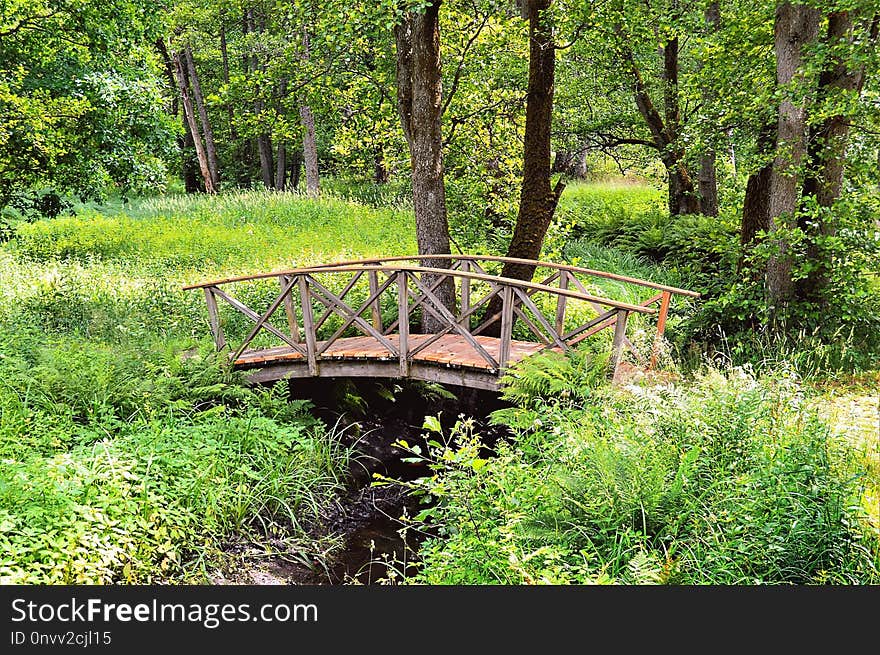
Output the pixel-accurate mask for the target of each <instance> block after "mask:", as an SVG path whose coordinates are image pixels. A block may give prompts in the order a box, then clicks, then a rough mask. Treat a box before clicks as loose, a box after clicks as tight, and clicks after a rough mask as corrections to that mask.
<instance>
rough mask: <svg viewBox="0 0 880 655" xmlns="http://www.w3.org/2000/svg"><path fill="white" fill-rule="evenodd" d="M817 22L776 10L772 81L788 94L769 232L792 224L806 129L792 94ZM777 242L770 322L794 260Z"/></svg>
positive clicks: (789, 290)
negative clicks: (774, 70) (774, 62)
mask: <svg viewBox="0 0 880 655" xmlns="http://www.w3.org/2000/svg"><path fill="white" fill-rule="evenodd" d="M819 18H820V14H819V10H817V9H814V8H812V7H808V6H805V5H801V4H794V3H792V2H783V3H781V4H780V5H779V6H778V7H777V9H776V20H775V26H774V33H775V36H774V47H775V50H776V82H777V85H778V86H779V88H780V89H782V90H783V92H784V93H785V94H786V95H785V96H784V97H783V100H782V102H781V103H780V104H779V114H778V123H777V131H776V158H775V160H774V162H773V173H772V175H771V179H770V231H771V232H784V231H785V230H787V229H788V228H791V227H793V226H794V221H795V214H796V211H797V206H798V188H799V179H800V168H801V164H802V163H803V159H804V152H805V149H806V127H807V125H806V108H805V98H804V97H803V96H801V97H793V96H792V95H791V94H792V92H794V91H795V89H794V88H793V87H794V84H796V83H797V82H798V77H800V76H802V75H803V73H804V71H803V65H804V46H806V45H807V44H809V43H812V42H814V41H815V40H816V37H817V36H818V34H819ZM775 242H776V246H777V254H775V255H774V256H772V257H771V258H770V261H769V262H768V263H767V294H768V300H769V302H770V306H771V322H772V321H773V319H774V318H775V316H776V315H777V314H778V313H779V310H781V309H782V308H783V307H784V306H785V305H786V304H788V302H789V301H790V300H791V299H792V296H793V295H794V282H793V281H792V260H791V254H790V253H789V248H788V243H787V239H786V235H785V234H783V235H782V237H781V238H777V239H776V240H775Z"/></svg>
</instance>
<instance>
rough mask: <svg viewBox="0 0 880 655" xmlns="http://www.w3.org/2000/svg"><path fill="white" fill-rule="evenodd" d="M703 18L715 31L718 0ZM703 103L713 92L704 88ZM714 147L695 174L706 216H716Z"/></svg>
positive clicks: (701, 207)
mask: <svg viewBox="0 0 880 655" xmlns="http://www.w3.org/2000/svg"><path fill="white" fill-rule="evenodd" d="M703 19H704V22H705V24H706V28H707V30H708V31H709V32H716V31H717V30H718V29H719V27H720V26H721V6H720V3H719V0H712V2H710V3H709V4H708V5H706V9H705V11H704V12H703ZM702 96H703V103H704V104H707V103H708V102H710V101H712V100H713V99H714V98H713V94H712V92H711V91H709V90H708V89H706V88H704V89H703V92H702ZM715 165H716V156H715V147H714V145H710V146H709V147H708V148H707V149H706V151H705V152H704V153H703V154H702V155H701V156H700V172H699V174H698V176H697V179H698V185H699V189H700V211H701V213H702V214H704V215H706V216H718V180H717V175H716V170H715Z"/></svg>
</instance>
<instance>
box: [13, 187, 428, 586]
mask: <svg viewBox="0 0 880 655" xmlns="http://www.w3.org/2000/svg"><path fill="white" fill-rule="evenodd" d="M411 225H412V221H411V219H409V218H408V216H407V215H406V213H405V212H404V211H400V210H397V209H388V208H370V207H365V206H363V205H359V204H356V203H354V202H351V201H347V200H342V199H338V198H333V197H330V198H326V199H321V200H306V199H303V198H300V197H298V196H294V195H289V194H268V193H235V194H228V195H223V196H220V197H216V198H209V197H196V198H193V197H183V196H171V197H164V198H163V197H157V198H150V199H144V200H143V201H139V202H133V203H120V202H117V203H114V205H113V206H111V207H109V208H103V209H102V208H95V207H82V208H80V210H79V212H78V214H77V215H75V216H62V217H59V218H57V219H54V220H44V221H39V222H36V223H31V224H21V225H19V226H18V232H17V236H16V238H15V239H14V240H12V241H11V242H9V243H7V244H5V245H4V246H3V247H2V249H0V280H2V284H0V312H2V316H0V344H2V348H0V380H2V382H0V458H2V460H0V562H2V565H0V579H2V581H3V582H16V583H95V582H102V583H115V582H153V581H157V580H165V581H191V580H196V581H198V580H203V579H205V576H206V575H207V574H208V572H209V568H210V567H211V566H215V565H219V564H220V563H221V562H222V561H223V552H222V544H223V541H224V539H227V538H229V537H230V536H231V535H233V534H237V535H240V536H243V537H246V538H251V539H257V540H265V539H266V538H267V537H272V538H273V539H274V541H273V542H272V543H278V541H279V535H286V538H288V539H293V540H294V541H297V544H299V545H297V547H298V548H309V546H308V543H309V542H308V538H307V530H306V527H307V526H308V525H310V524H314V523H315V522H317V521H319V520H320V516H321V515H322V511H324V510H325V509H326V507H327V505H328V504H330V503H333V502H334V498H335V496H336V494H337V493H338V492H339V491H341V489H342V487H343V485H344V479H343V476H344V473H345V471H346V470H347V459H348V457H349V456H350V453H349V452H348V451H346V450H344V449H342V448H341V447H340V446H339V445H338V443H337V442H336V441H335V440H334V439H333V438H332V435H331V434H329V433H328V432H327V430H326V429H325V428H323V427H322V426H321V425H320V424H318V423H316V422H315V421H314V420H313V419H312V418H311V416H310V415H309V413H308V411H307V409H308V408H307V406H304V405H303V404H302V403H293V404H291V403H289V402H288V401H287V399H286V397H285V395H284V394H283V393H282V389H280V388H279V389H277V390H275V391H274V392H266V391H260V390H248V389H245V388H244V387H243V386H242V385H241V384H240V382H239V381H238V380H236V379H235V378H234V377H232V376H229V375H228V374H227V373H225V372H224V371H223V370H222V368H221V367H220V366H219V363H218V362H217V361H215V360H214V358H213V357H212V356H211V355H210V352H211V346H210V343H209V340H208V334H209V333H208V331H207V324H206V320H205V316H204V308H203V306H202V304H203V300H202V299H201V298H200V297H199V294H197V293H194V292H184V291H183V290H182V289H181V286H182V285H184V284H186V283H189V282H196V281H201V280H204V279H206V278H212V277H221V276H228V275H236V274H242V273H246V272H257V271H265V270H271V269H273V268H287V267H291V266H297V265H306V264H310V263H317V262H324V261H328V260H333V259H339V258H356V257H360V256H370V255H377V254H381V253H383V252H387V251H388V250H389V249H391V250H393V251H395V252H410V251H411V250H412V243H413V238H412V228H411ZM184 352H187V353H189V354H190V357H189V358H188V359H183V358H182V353H184ZM193 354H195V355H196V356H195V357H193V356H192V355H193ZM315 549H316V550H318V551H321V552H325V551H327V548H326V545H322V546H321V547H320V548H317V547H316V548H315Z"/></svg>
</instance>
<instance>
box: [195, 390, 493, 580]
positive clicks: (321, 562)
mask: <svg viewBox="0 0 880 655" xmlns="http://www.w3.org/2000/svg"><path fill="white" fill-rule="evenodd" d="M290 398H291V399H292V400H293V399H308V400H309V401H311V402H312V403H313V404H314V408H313V410H312V412H313V414H314V415H316V416H317V417H318V418H320V419H321V420H322V421H323V422H324V423H325V424H326V425H327V426H337V429H338V431H339V432H340V439H341V440H342V441H343V443H345V444H346V445H348V446H353V447H354V449H355V453H356V456H355V457H353V458H352V463H351V465H350V470H349V472H348V476H347V477H348V480H349V485H348V486H349V489H348V493H347V494H346V495H344V496H343V497H342V498H340V499H339V503H337V505H336V506H335V507H334V508H332V509H331V510H329V512H328V516H326V517H325V518H324V521H323V522H322V525H321V526H320V528H318V527H317V526H316V528H315V532H316V534H315V535H313V536H327V535H332V536H334V537H336V538H338V539H341V542H342V545H341V546H340V547H336V548H333V549H332V552H331V553H330V554H329V555H327V556H326V557H321V558H318V559H316V560H315V561H311V562H309V561H303V559H302V558H301V557H297V556H293V555H291V556H290V557H285V556H284V555H280V554H276V555H269V556H266V555H265V554H263V553H261V552H259V551H257V550H256V549H255V548H254V547H253V546H247V545H242V544H238V545H230V547H229V550H230V551H231V552H233V553H234V554H235V555H237V556H238V558H239V561H240V562H241V565H240V566H239V567H237V568H236V569H235V571H234V572H233V573H223V574H221V573H217V574H215V575H214V576H212V582H214V583H215V584H260V585H264V584H313V585H314V584H365V585H369V584H387V583H388V582H389V581H390V580H392V579H396V580H400V578H401V577H404V576H407V575H411V574H412V573H413V571H414V568H413V566H414V563H415V562H416V560H417V552H418V546H419V543H420V542H421V541H422V540H423V539H424V538H425V536H426V535H424V534H420V533H418V532H417V531H416V530H414V529H412V528H409V529H406V530H403V529H402V528H403V527H404V524H403V523H402V522H401V521H400V520H399V519H400V517H401V516H403V515H404V514H405V513H406V514H409V515H413V514H414V513H416V511H418V510H420V509H423V507H424V506H423V505H422V506H419V508H418V509H416V505H417V500H416V499H414V498H412V497H411V496H409V495H408V494H407V493H406V490H405V489H403V488H402V487H400V486H398V485H387V486H379V487H372V486H370V482H371V480H372V479H373V474H374V473H380V474H383V475H386V476H389V477H391V478H394V479H397V480H413V479H416V478H418V477H421V476H424V475H426V474H427V473H428V472H429V471H428V469H427V467H426V466H424V465H417V464H412V463H408V462H404V461H402V458H405V457H407V456H408V455H409V453H405V452H404V451H402V450H400V449H399V448H396V447H395V446H393V445H392V444H393V443H394V442H395V441H397V440H399V439H404V440H406V441H407V442H409V443H410V444H418V445H419V446H421V447H422V449H423V452H424V451H426V450H427V445H426V444H425V442H424V432H425V431H424V429H423V428H422V424H423V422H424V419H425V416H439V419H440V423H441V425H442V426H443V429H444V432H445V431H447V430H449V429H450V428H451V427H452V426H453V425H454V424H455V422H456V421H457V420H459V419H460V418H462V417H467V418H472V419H473V420H474V424H475V429H476V431H477V432H478V433H479V434H480V435H481V437H483V439H484V442H485V443H486V444H487V445H488V446H490V447H491V445H492V444H493V443H494V442H495V441H496V440H497V439H499V438H503V437H506V436H509V432H508V431H507V430H506V429H504V428H502V427H499V426H495V425H490V424H489V421H488V416H489V414H491V412H493V411H495V410H496V409H501V408H503V407H507V406H509V405H508V404H507V403H506V402H505V401H503V400H502V399H501V398H500V397H499V395H498V393H497V392H490V391H484V390H480V389H469V388H463V387H454V386H443V387H440V386H439V385H427V386H426V385H424V384H421V383H413V382H410V381H407V382H400V381H396V380H387V381H377V380H357V379H346V380H328V379H320V380H297V381H296V382H294V383H292V384H291V395H290ZM342 428H344V429H342ZM279 550H281V549H279Z"/></svg>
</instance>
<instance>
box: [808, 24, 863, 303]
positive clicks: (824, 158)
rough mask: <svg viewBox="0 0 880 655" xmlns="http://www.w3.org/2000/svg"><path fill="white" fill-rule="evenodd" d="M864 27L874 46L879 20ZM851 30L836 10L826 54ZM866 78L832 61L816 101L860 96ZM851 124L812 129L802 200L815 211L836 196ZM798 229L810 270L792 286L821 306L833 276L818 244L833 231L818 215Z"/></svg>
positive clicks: (832, 119) (841, 118) (847, 39)
mask: <svg viewBox="0 0 880 655" xmlns="http://www.w3.org/2000/svg"><path fill="white" fill-rule="evenodd" d="M865 27H868V31H869V42H870V43H871V44H872V46H873V44H874V43H876V41H877V32H878V22H877V18H874V19H873V20H872V21H871V24H870V26H865ZM855 29H857V28H856V25H855V16H854V15H853V12H851V11H840V12H834V13H832V14H830V15H829V17H828V32H827V36H826V37H825V43H826V44H827V45H828V47H829V50H830V51H832V52H833V51H834V49H835V48H840V47H842V46H848V45H851V44H852V41H853V38H854V37H855V34H854V30H855ZM864 76H865V68H864V65H862V66H859V67H857V68H853V67H851V66H850V65H848V62H847V61H846V60H845V59H843V58H841V57H833V58H832V59H831V60H830V61H829V62H827V63H826V66H825V68H824V69H823V70H822V71H821V73H820V74H819V93H818V98H819V101H820V102H822V101H823V100H826V101H827V100H828V99H829V98H837V97H839V96H840V95H841V94H845V95H852V94H860V93H861V90H862V85H863V83H864ZM850 119H851V117H850V116H847V115H844V114H835V115H832V116H828V117H827V118H825V120H823V121H822V122H821V123H819V124H817V125H813V126H811V128H810V137H809V139H808V146H807V162H806V166H805V172H804V186H803V196H804V197H814V198H815V200H816V204H817V205H818V206H819V207H822V208H826V209H827V208H830V207H832V206H833V205H834V203H835V202H836V201H837V199H838V198H839V197H840V191H841V188H842V187H843V172H844V163H845V161H844V159H845V155H846V146H847V143H848V141H849V131H850ZM808 218H809V219H810V220H808ZM798 226H799V227H800V228H801V229H803V230H804V232H805V233H806V234H807V235H808V237H809V238H810V239H811V243H810V244H809V245H808V247H807V257H808V258H809V259H810V260H811V263H812V264H813V266H812V267H811V269H810V272H809V274H808V275H807V276H806V277H805V278H802V279H800V280H798V281H797V282H796V292H797V296H798V298H799V299H800V300H804V301H807V302H813V303H824V302H825V298H824V292H825V289H826V287H827V286H828V282H829V279H830V273H831V271H830V262H829V261H828V258H827V256H826V255H825V254H824V253H823V252H822V248H821V246H820V244H819V243H817V242H816V240H821V238H822V237H825V236H833V235H834V234H835V233H836V226H835V225H834V224H833V223H832V222H830V221H829V220H828V219H827V217H826V216H825V215H824V214H822V213H820V214H819V215H818V216H811V217H806V216H803V217H800V218H799V220H798Z"/></svg>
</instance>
